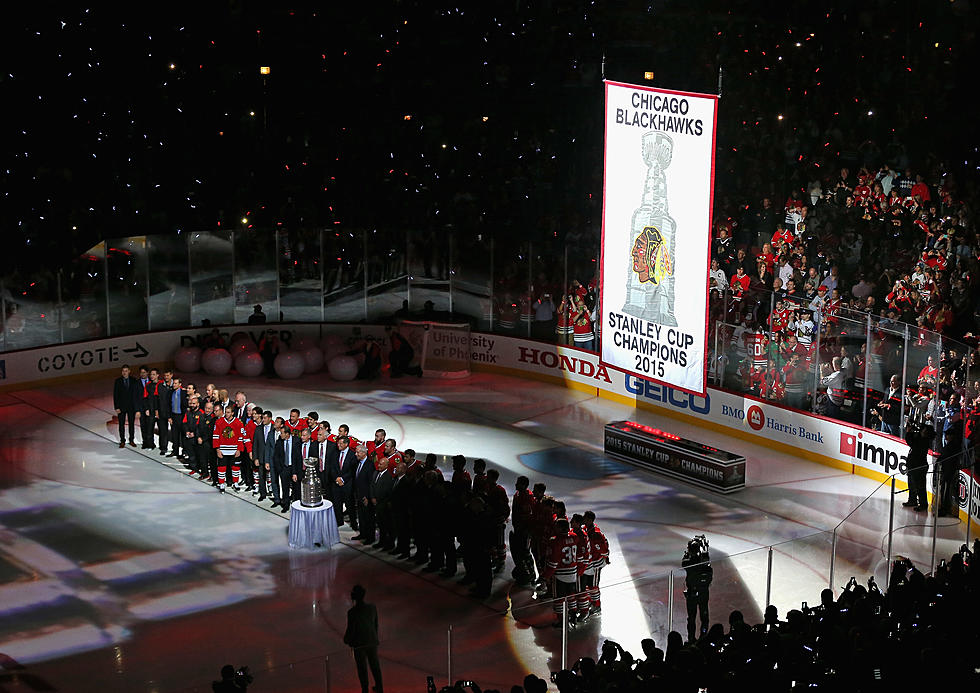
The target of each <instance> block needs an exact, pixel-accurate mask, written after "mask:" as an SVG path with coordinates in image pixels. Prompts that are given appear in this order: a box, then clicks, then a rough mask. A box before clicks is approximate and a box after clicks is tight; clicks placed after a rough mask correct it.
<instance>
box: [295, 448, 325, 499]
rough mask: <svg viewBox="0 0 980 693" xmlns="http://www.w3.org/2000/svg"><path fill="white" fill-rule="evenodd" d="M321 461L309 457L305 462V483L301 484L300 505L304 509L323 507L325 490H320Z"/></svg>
mask: <svg viewBox="0 0 980 693" xmlns="http://www.w3.org/2000/svg"><path fill="white" fill-rule="evenodd" d="M319 466H320V460H319V458H317V457H307V458H305V459H304V460H303V481H302V483H301V484H300V503H301V504H302V505H303V507H304V508H315V507H317V506H319V505H323V489H321V488H320V471H319V469H318V468H319Z"/></svg>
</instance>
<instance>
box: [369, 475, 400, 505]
mask: <svg viewBox="0 0 980 693" xmlns="http://www.w3.org/2000/svg"><path fill="white" fill-rule="evenodd" d="M394 485H395V479H394V477H393V476H392V475H391V472H389V471H388V470H387V469H386V470H384V471H383V472H375V473H374V476H372V478H371V497H372V498H376V499H377V501H378V505H379V506H380V505H386V504H387V503H388V499H389V498H391V489H392V488H393V487H394Z"/></svg>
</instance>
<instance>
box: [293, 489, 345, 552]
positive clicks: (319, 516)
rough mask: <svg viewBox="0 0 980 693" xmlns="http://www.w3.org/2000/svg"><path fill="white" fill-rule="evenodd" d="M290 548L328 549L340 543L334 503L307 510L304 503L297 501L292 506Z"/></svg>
mask: <svg viewBox="0 0 980 693" xmlns="http://www.w3.org/2000/svg"><path fill="white" fill-rule="evenodd" d="M290 508H291V509H292V512H291V513H289V547H290V548H292V549H315V548H323V549H328V548H330V546H331V545H332V544H337V543H339V542H340V532H339V531H338V530H337V516H336V515H335V514H334V511H333V503H331V502H330V501H328V500H325V501H323V503H321V504H320V505H318V506H316V507H314V508H307V507H306V506H304V505H303V502H302V501H299V500H295V501H293V502H292V504H291V505H290Z"/></svg>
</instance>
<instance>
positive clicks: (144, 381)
mask: <svg viewBox="0 0 980 693" xmlns="http://www.w3.org/2000/svg"><path fill="white" fill-rule="evenodd" d="M149 383H150V372H149V371H148V370H147V368H146V366H140V377H139V380H138V381H137V382H136V394H135V395H133V403H134V404H135V405H136V415H137V416H138V417H139V420H140V447H141V448H142V449H143V450H149V449H150V446H151V445H153V428H152V427H150V426H149V425H148V424H149V419H150V417H149V416H148V415H147V414H146V413H145V412H146V407H147V403H146V386H147V385H148V384H149Z"/></svg>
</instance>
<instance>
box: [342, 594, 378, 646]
mask: <svg viewBox="0 0 980 693" xmlns="http://www.w3.org/2000/svg"><path fill="white" fill-rule="evenodd" d="M344 643H345V644H346V645H347V646H348V647H352V648H357V647H377V645H378V609H377V607H375V606H374V604H369V603H368V602H361V603H360V604H354V606H352V607H351V608H350V610H349V611H348V612H347V630H346V631H345V632H344Z"/></svg>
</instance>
